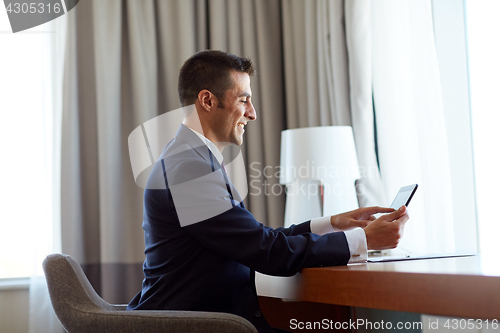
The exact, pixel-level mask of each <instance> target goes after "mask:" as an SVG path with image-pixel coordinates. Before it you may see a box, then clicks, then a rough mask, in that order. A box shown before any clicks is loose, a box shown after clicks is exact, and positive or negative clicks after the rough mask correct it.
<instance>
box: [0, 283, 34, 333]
mask: <svg viewBox="0 0 500 333" xmlns="http://www.w3.org/2000/svg"><path fill="white" fill-rule="evenodd" d="M28 290H29V289H28V288H19V289H0V332H2V333H28V312H29V291H28Z"/></svg>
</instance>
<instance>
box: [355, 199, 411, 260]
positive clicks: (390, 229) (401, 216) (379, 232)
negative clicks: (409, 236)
mask: <svg viewBox="0 0 500 333" xmlns="http://www.w3.org/2000/svg"><path fill="white" fill-rule="evenodd" d="M409 218H410V217H409V216H408V213H406V207H405V206H401V208H399V209H398V210H396V211H394V212H392V213H390V214H387V215H384V216H381V217H379V218H378V219H376V220H375V221H373V222H371V223H369V224H368V225H367V226H366V228H365V229H364V231H365V234H366V245H367V247H368V250H385V249H393V248H395V247H396V246H398V243H399V240H400V238H401V237H402V236H403V229H404V225H405V223H406V221H408V219H409Z"/></svg>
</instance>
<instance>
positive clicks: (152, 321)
mask: <svg viewBox="0 0 500 333" xmlns="http://www.w3.org/2000/svg"><path fill="white" fill-rule="evenodd" d="M43 269H44V271H45V277H46V279H47V285H48V287H49V294H50V300H51V302H52V306H53V307H54V311H55V313H56V315H57V318H58V319H59V321H60V322H61V324H62V325H63V327H64V328H65V329H66V331H67V332H69V333H81V332H92V333H100V332H103V333H113V332H116V333H127V332H133V333H137V332H169V333H187V332H189V333H212V332H213V333H216V332H217V333H221V332H223V333H257V330H256V329H255V327H254V326H253V325H252V324H251V323H250V322H249V321H247V320H246V319H244V318H241V317H239V316H236V315H232V314H227V313H218V312H194V311H138V310H134V311H124V310H125V308H126V306H125V305H113V304H109V303H107V302H105V301H104V300H103V299H102V298H101V297H99V295H97V293H96V292H95V290H94V288H93V287H92V285H91V284H90V282H89V280H88V279H87V277H86V276H85V274H84V273H83V270H82V268H81V267H80V265H79V264H78V263H77V262H76V260H74V259H73V258H71V257H70V256H68V255H64V254H51V255H49V256H48V257H47V258H45V260H44V262H43Z"/></svg>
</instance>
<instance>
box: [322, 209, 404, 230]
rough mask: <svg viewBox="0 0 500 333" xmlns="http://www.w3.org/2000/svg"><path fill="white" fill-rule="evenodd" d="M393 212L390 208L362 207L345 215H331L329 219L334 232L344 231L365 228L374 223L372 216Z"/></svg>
mask: <svg viewBox="0 0 500 333" xmlns="http://www.w3.org/2000/svg"><path fill="white" fill-rule="evenodd" d="M390 212H394V209H392V208H383V207H364V208H358V209H355V210H352V211H350V212H347V213H343V214H338V215H333V216H332V217H331V218H330V223H331V224H332V227H334V228H335V229H336V230H339V231H344V230H349V229H353V228H356V227H361V228H365V227H366V226H367V225H368V224H370V223H371V222H372V221H375V216H373V214H378V213H390Z"/></svg>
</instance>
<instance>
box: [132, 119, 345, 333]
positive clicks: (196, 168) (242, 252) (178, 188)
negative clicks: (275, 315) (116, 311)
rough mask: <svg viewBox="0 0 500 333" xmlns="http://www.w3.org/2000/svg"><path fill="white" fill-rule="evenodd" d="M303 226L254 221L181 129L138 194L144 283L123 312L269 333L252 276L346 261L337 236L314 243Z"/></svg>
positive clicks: (212, 162) (197, 143) (199, 147)
mask: <svg viewBox="0 0 500 333" xmlns="http://www.w3.org/2000/svg"><path fill="white" fill-rule="evenodd" d="M309 224H310V222H309V221H308V222H305V223H302V224H299V225H295V226H292V227H290V228H278V229H272V228H268V227H266V226H264V225H263V224H261V223H259V222H257V221H256V220H255V218H254V217H253V216H252V214H251V213H250V212H249V211H248V210H246V209H245V206H244V204H243V202H241V198H239V194H238V193H237V191H236V189H235V188H234V186H233V184H232V183H231V182H230V181H229V179H228V178H227V175H226V174H225V172H224V171H223V170H222V169H221V166H220V164H219V163H218V162H217V160H216V159H215V157H214V156H213V155H212V153H211V152H210V150H209V149H208V147H207V146H206V145H205V144H203V142H202V141H201V140H200V138H199V137H197V136H196V134H194V133H193V132H192V131H191V130H190V129H188V128H187V127H185V126H184V125H181V127H180V128H179V130H178V132H177V134H176V136H175V138H174V139H173V140H172V141H170V142H169V143H168V144H167V146H166V147H165V149H164V151H163V153H162V155H161V157H160V159H159V160H158V162H157V163H156V164H155V165H154V167H153V169H152V172H151V174H150V176H149V180H148V185H147V188H146V190H145V192H144V221H143V229H144V234H145V242H146V250H145V254H146V260H145V262H144V275H145V279H144V281H143V284H142V291H141V292H139V293H138V294H137V295H136V297H135V298H134V299H133V300H132V301H131V302H130V304H129V305H128V309H129V310H132V309H137V310H146V309H148V310H161V309H164V310H193V311H218V312H228V313H233V314H236V315H240V316H242V317H244V318H246V319H248V320H249V321H250V322H251V323H253V324H254V325H255V326H256V328H257V329H258V330H259V332H268V331H269V332H272V329H271V328H270V327H269V325H268V324H267V322H266V320H265V319H264V317H262V315H261V313H260V309H259V304H258V300H257V294H256V291H255V283H254V272H255V271H258V272H261V273H264V274H270V275H279V276H290V275H293V274H295V273H297V272H298V271H300V270H301V269H302V268H305V267H314V266H326V265H345V264H347V262H348V260H349V257H350V254H349V248H348V245H347V240H346V238H345V234H344V233H343V232H339V233H332V234H328V235H324V236H319V235H316V234H312V233H311V232H310V231H311V230H310V226H309Z"/></svg>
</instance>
